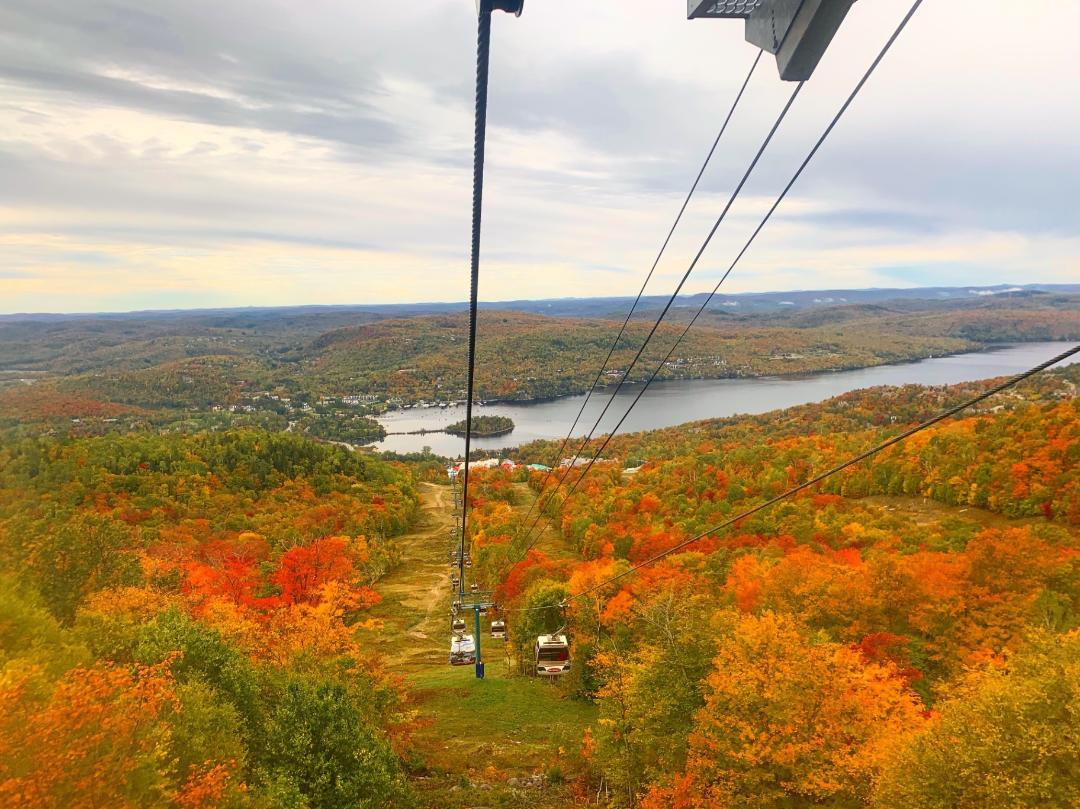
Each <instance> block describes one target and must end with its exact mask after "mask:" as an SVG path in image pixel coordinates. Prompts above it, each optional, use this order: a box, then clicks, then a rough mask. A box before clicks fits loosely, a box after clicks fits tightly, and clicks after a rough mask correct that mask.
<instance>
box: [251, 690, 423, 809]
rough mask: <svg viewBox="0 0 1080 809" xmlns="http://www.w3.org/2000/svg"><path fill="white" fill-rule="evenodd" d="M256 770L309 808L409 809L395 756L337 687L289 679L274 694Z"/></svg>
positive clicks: (345, 692)
mask: <svg viewBox="0 0 1080 809" xmlns="http://www.w3.org/2000/svg"><path fill="white" fill-rule="evenodd" d="M259 765H260V767H261V768H262V770H263V771H264V772H265V777H266V779H267V780H268V782H269V783H271V784H276V785H277V786H275V787H274V788H275V789H281V788H282V786H281V785H282V784H288V785H291V786H292V788H293V789H294V790H295V792H296V793H299V794H300V795H301V796H303V798H304V801H305V803H304V805H305V806H307V807H310V809H338V807H343V806H349V807H356V809H382V808H383V807H386V808H387V809H389V808H390V807H394V809H396V808H397V807H407V806H410V805H412V796H411V793H410V790H409V788H408V786H407V784H406V782H405V779H404V774H403V772H402V770H401V767H400V764H399V762H398V760H397V758H396V757H395V756H394V753H393V751H392V750H391V748H390V745H389V743H388V742H387V741H386V740H385V739H384V738H382V737H381V736H380V735H379V734H378V732H377V731H376V730H375V728H374V727H373V726H372V724H371V722H370V721H369V720H368V719H367V717H366V716H365V707H364V706H363V705H361V704H359V703H358V702H357V701H356V700H355V698H354V696H353V695H352V694H351V693H350V691H349V690H348V689H346V688H345V687H344V686H342V685H336V684H330V683H312V682H310V681H308V680H301V679H293V680H290V681H288V682H287V683H286V684H285V686H284V688H283V689H282V690H281V691H280V692H279V693H278V694H277V695H276V698H275V700H274V704H273V708H272V709H271V711H270V714H269V716H268V719H267V724H266V731H265V736H264V744H263V752H262V753H261V755H260V757H259Z"/></svg>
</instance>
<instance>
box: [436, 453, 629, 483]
mask: <svg viewBox="0 0 1080 809" xmlns="http://www.w3.org/2000/svg"><path fill="white" fill-rule="evenodd" d="M588 463H589V458H563V459H562V461H560V462H559V469H566V468H567V467H568V466H573V467H574V468H575V469H578V468H580V467H583V466H586V465H587V464H588ZM611 463H614V461H610V460H607V459H605V458H598V459H597V460H596V464H595V465H596V466H603V465H606V464H611ZM496 468H498V469H505V470H506V471H507V472H516V471H517V470H519V469H527V470H529V471H530V472H550V471H551V467H550V466H544V464H542V463H530V464H521V463H518V462H517V461H512V460H510V459H509V458H485V459H484V460H482V461H470V462H469V469H496ZM640 469H641V467H640V466H635V467H633V468H630V469H623V470H622V472H623V474H624V475H633V474H635V473H636V472H637V471H638V470H640ZM464 471H465V462H464V461H458V462H457V463H453V464H450V465H449V466H447V467H446V475H447V477H449V478H450V480H452V481H455V480H457V478H458V475H460V474H461V473H462V472H464Z"/></svg>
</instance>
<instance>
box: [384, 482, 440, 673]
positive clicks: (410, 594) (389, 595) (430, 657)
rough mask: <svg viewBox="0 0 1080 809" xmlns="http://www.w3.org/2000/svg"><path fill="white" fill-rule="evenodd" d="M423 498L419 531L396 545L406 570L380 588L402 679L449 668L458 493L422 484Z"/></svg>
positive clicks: (388, 649) (389, 647) (387, 647)
mask: <svg viewBox="0 0 1080 809" xmlns="http://www.w3.org/2000/svg"><path fill="white" fill-rule="evenodd" d="M419 493H420V508H421V513H420V517H419V519H418V520H417V525H416V530H414V531H413V532H411V533H409V534H405V535H404V536H400V537H397V538H396V539H395V540H394V541H395V542H396V543H397V545H398V547H399V548H400V549H401V552H402V558H401V564H400V565H398V566H397V567H396V568H395V569H394V570H393V571H392V572H391V573H390V574H389V575H387V576H386V577H385V578H384V579H383V580H382V581H381V582H379V584H378V590H379V593H380V594H381V595H382V596H383V604H382V605H380V608H379V609H377V610H376V611H375V614H376V615H377V616H378V617H380V618H382V619H383V620H384V622H385V625H384V628H383V631H382V632H381V633H380V634H381V638H380V639H381V641H382V643H383V645H384V648H383V651H384V652H385V653H386V654H387V655H388V656H389V658H390V659H391V660H392V661H393V668H394V669H395V670H398V671H400V672H402V673H409V672H411V671H415V670H416V669H418V668H424V667H427V666H434V665H440V664H442V665H445V662H446V661H445V659H444V658H445V655H446V649H444V648H443V647H444V646H446V643H445V641H446V636H447V623H448V621H449V618H448V612H447V611H448V610H449V606H450V579H449V576H450V567H449V564H448V557H447V554H448V552H449V548H450V531H451V530H452V529H453V523H454V517H453V504H454V500H453V493H452V491H451V490H450V489H449V488H448V487H446V486H437V485H435V484H433V483H421V484H420V485H419Z"/></svg>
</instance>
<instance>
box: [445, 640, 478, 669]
mask: <svg viewBox="0 0 1080 809" xmlns="http://www.w3.org/2000/svg"><path fill="white" fill-rule="evenodd" d="M475 662H476V643H475V642H474V641H473V636H472V635H454V637H453V638H451V639H450V665H451V666H471V665H472V664H473V663H475Z"/></svg>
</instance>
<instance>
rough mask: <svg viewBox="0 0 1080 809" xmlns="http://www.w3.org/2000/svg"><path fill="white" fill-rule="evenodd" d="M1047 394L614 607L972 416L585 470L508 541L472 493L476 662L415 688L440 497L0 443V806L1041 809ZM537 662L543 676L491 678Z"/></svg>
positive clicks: (346, 453) (368, 475)
mask: <svg viewBox="0 0 1080 809" xmlns="http://www.w3.org/2000/svg"><path fill="white" fill-rule="evenodd" d="M1078 384H1080V366H1078V365H1072V366H1068V367H1066V368H1064V369H1062V370H1058V371H1052V372H1048V373H1046V374H1044V375H1040V376H1039V377H1036V378H1035V379H1032V380H1030V381H1028V382H1026V383H1024V384H1023V385H1021V386H1019V387H1017V388H1014V389H1013V390H1011V391H1009V392H1008V393H1007V394H1003V395H999V396H996V397H994V398H992V399H990V400H988V401H987V402H985V403H984V404H983V405H982V406H980V407H979V408H977V409H975V410H973V411H971V412H968V413H965V414H964V415H963V416H962V417H961V418H957V419H954V420H951V421H949V422H945V423H942V424H940V425H937V426H935V427H934V428H932V429H931V430H929V431H927V432H925V433H921V434H920V435H919V436H917V437H916V439H915V440H913V441H911V442H909V443H906V444H903V445H900V446H897V447H894V448H893V449H891V450H889V451H888V452H886V453H884V454H882V455H881V456H879V457H877V458H875V459H874V460H873V461H871V462H869V463H866V464H863V465H860V466H858V467H855V468H853V469H852V470H850V471H849V472H847V473H845V474H843V475H839V476H837V477H835V478H833V479H831V480H829V481H828V482H827V483H825V484H823V485H821V486H820V487H818V488H817V489H815V490H813V491H808V492H806V493H804V494H803V495H800V496H799V497H796V498H793V499H791V500H789V501H786V502H783V503H781V504H779V505H777V506H776V507H775V508H772V509H770V510H767V511H763V512H761V513H759V514H757V515H755V516H753V517H751V518H746V519H743V520H741V521H739V522H738V523H737V524H735V525H733V526H732V527H731V528H730V529H727V530H724V531H721V532H718V533H717V534H716V535H715V536H709V537H707V538H705V539H702V540H701V541H699V542H697V543H696V544H694V545H693V546H690V547H687V548H685V549H682V550H681V551H680V552H679V553H676V554H673V555H671V556H670V557H668V558H666V559H664V560H662V561H661V562H660V563H658V564H655V565H652V566H650V567H647V568H644V569H642V570H640V571H638V572H637V573H635V574H634V575H627V576H625V577H623V578H621V579H618V580H612V578H611V577H613V576H615V575H619V574H622V573H628V572H629V569H630V566H631V565H634V564H639V563H641V562H643V561H645V560H648V559H650V558H651V557H653V556H654V555H656V554H657V553H661V552H663V551H665V550H668V549H672V548H674V547H675V546H676V545H678V544H679V543H680V542H682V541H684V540H685V539H687V538H688V537H690V536H693V535H695V534H696V533H697V532H699V531H701V530H703V529H705V528H707V527H709V526H711V525H715V524H717V523H719V522H722V521H724V520H727V519H729V518H731V517H732V516H734V515H737V514H739V513H741V512H743V511H745V510H746V509H748V508H750V507H753V506H755V505H757V504H759V503H761V502H763V501H764V500H766V499H767V498H769V497H771V496H773V495H775V494H777V493H778V492H780V491H783V490H784V489H785V488H787V487H789V486H791V485H792V484H793V483H796V482H800V481H803V480H806V479H808V478H809V477H810V476H811V475H813V474H814V473H816V472H819V471H821V470H822V469H824V468H827V467H828V466H830V465H832V464H835V463H836V462H837V461H839V460H842V459H844V458H847V457H849V456H851V455H852V454H854V453H857V452H860V451H862V450H864V449H866V448H867V447H869V446H871V445H872V444H874V443H876V442H879V441H881V440H882V439H883V438H885V437H888V436H891V435H895V434H896V433H897V432H899V431H900V430H902V429H904V428H905V427H906V426H908V425H910V424H913V423H915V422H917V421H919V420H921V419H924V418H926V417H927V416H929V415H932V414H935V413H937V412H940V410H942V409H944V408H946V407H948V406H950V405H952V404H955V403H957V402H959V401H961V400H963V399H964V398H967V397H969V396H970V395H971V394H972V393H974V392H976V391H979V390H983V389H985V388H986V386H987V382H985V381H984V382H973V383H969V384H965V385H959V386H949V387H938V388H924V387H919V386H906V387H902V388H884V389H872V390H866V391H856V392H853V393H850V394H846V395H844V396H841V397H837V398H835V399H832V400H829V401H827V402H825V403H822V404H818V405H806V406H802V407H798V408H792V409H789V410H784V411H777V412H774V413H771V414H766V415H763V416H755V417H739V418H730V419H721V420H714V421H705V422H697V423H694V424H690V425H684V426H683V427H679V428H671V429H667V430H659V431H653V432H648V433H640V434H635V435H627V436H620V437H618V438H617V439H616V440H615V441H614V442H612V444H611V445H610V446H609V448H608V449H607V450H606V451H605V462H604V463H602V464H599V465H597V466H596V467H595V468H594V469H593V470H592V471H591V472H590V473H589V474H588V476H587V477H586V478H585V479H584V481H583V483H582V485H581V487H580V488H579V489H578V490H577V491H575V492H574V493H573V494H572V495H569V496H564V495H562V494H560V495H558V496H553V497H550V498H548V497H546V496H545V498H544V500H542V501H539V505H536V504H535V503H534V496H535V494H537V493H543V494H545V495H546V494H547V492H549V491H551V488H552V486H553V484H554V480H553V479H551V478H548V477H546V476H545V475H544V473H542V472H530V471H529V470H528V469H527V468H525V467H520V466H519V467H517V468H516V469H514V470H513V471H508V470H505V469H492V470H479V469H478V470H475V476H474V478H473V481H474V482H473V485H474V487H475V488H473V489H471V490H470V497H471V506H472V508H471V511H470V518H469V524H470V535H469V537H468V540H469V543H470V545H471V560H472V562H473V564H472V566H471V567H470V568H468V570H469V581H470V582H472V581H475V582H477V583H479V584H482V585H484V586H485V587H490V588H492V589H493V590H494V591H495V598H496V601H497V602H498V603H499V605H500V608H501V609H502V611H503V612H502V614H503V615H504V616H506V617H508V619H509V632H510V636H509V639H508V642H507V643H506V645H505V647H503V648H499V647H498V646H496V645H495V641H494V639H489V638H488V637H487V635H486V634H485V638H484V643H485V644H486V646H485V648H486V649H487V653H488V655H489V658H488V659H489V663H488V666H489V668H488V676H487V678H486V679H484V680H478V679H476V678H474V677H473V676H472V672H471V670H468V669H461V668H451V667H450V666H448V665H447V658H446V642H447V638H448V634H449V626H448V625H447V624H448V617H447V616H448V611H449V608H450V598H451V596H450V592H449V591H448V588H447V586H446V584H447V567H446V549H447V547H448V545H449V540H448V537H447V529H448V528H449V527H450V526H451V525H453V524H454V523H455V515H454V513H453V509H452V503H453V501H454V497H453V495H452V494H451V492H450V490H449V486H450V484H449V481H448V480H447V478H446V475H445V474H444V471H443V469H442V466H441V465H439V464H436V465H434V466H432V465H431V464H430V463H425V462H417V463H415V464H412V465H406V464H402V463H389V462H385V461H382V460H379V459H377V458H373V457H370V456H366V455H362V454H358V453H355V452H353V451H351V450H348V449H346V448H344V447H340V446H332V445H329V444H327V443H323V442H316V441H313V440H311V439H310V438H307V437H305V436H302V435H298V434H291V433H283V432H268V431H265V430H261V429H256V428H253V427H244V428H236V427H235V426H234V428H233V429H227V430H224V429H223V430H217V431H213V430H211V431H202V432H200V431H194V432H192V433H191V434H188V433H185V432H182V431H174V430H172V428H170V430H169V431H166V432H164V433H159V432H158V430H157V428H156V427H155V426H154V425H153V424H151V423H150V422H147V423H146V424H145V429H142V430H133V431H132V433H131V434H105V435H100V436H84V435H76V434H72V433H64V432H62V431H60V430H44V431H42V430H34V429H30V428H29V427H27V426H26V425H20V426H18V427H15V428H10V429H8V430H6V431H4V432H3V433H0V439H2V440H0V805H3V806H8V805H10V806H27V807H30V808H31V809H48V808H49V807H56V806H82V805H85V806H109V807H111V806H167V807H176V808H177V809H184V808H185V807H187V808H189V809H190V808H191V807H206V809H210V807H215V808H217V807H221V809H271V808H273V809H277V807H299V808H301V809H303V808H306V809H337V807H340V806H365V807H371V809H403V808H405V809H408V807H417V808H418V809H419V807H423V808H424V809H428V807H430V809H435V807H438V809H444V808H447V807H448V808H449V809H467V808H468V807H477V806H492V807H495V806H498V807H504V809H524V808H525V807H536V806H543V805H547V804H548V803H551V804H553V805H569V804H572V803H573V802H575V801H578V802H581V803H584V802H585V801H586V799H588V800H590V801H593V802H594V803H596V802H597V801H599V802H600V804H599V805H601V806H604V807H605V809H634V808H635V807H636V808H637V809H667V808H668V807H672V806H682V807H686V809H711V808H712V807H716V806H732V807H736V806H741V807H747V808H749V807H765V808H766V809H788V808H789V807H793V806H809V805H815V806H833V807H843V808H844V809H849V808H850V809H926V807H931V808H932V809H944V808H945V807H950V806H971V807H982V806H987V807H991V806H1017V807H1020V806H1023V807H1028V806H1031V807H1034V806H1039V807H1049V808H1050V809H1071V807H1073V806H1074V805H1075V804H1076V801H1077V800H1080V783H1078V782H1077V781H1076V779H1075V778H1074V777H1073V775H1072V774H1073V772H1075V762H1076V747H1075V738H1074V736H1075V734H1074V733H1073V727H1074V725H1075V723H1074V722H1073V718H1074V717H1075V715H1076V711H1077V709H1078V706H1077V703H1076V700H1077V695H1076V689H1075V677H1074V676H1073V673H1074V672H1075V671H1076V670H1077V667H1078V666H1080V629H1078V627H1080V575H1078V572H1080V571H1078V564H1080V477H1078V474H1077V470H1078V468H1080V464H1078V463H1077V460H1078V459H1080V398H1078V397H1077V396H1076V392H1077V385H1078ZM593 446H595V444H594V445H593ZM556 449H557V445H556V444H555V443H553V442H544V443H538V444H534V445H531V446H529V447H526V448H523V450H522V458H521V459H522V460H528V459H529V458H535V459H536V460H538V461H541V462H543V463H546V462H549V461H550V460H551V453H553V452H554V451H555V450H556ZM422 478H426V479H427V480H429V481H434V480H437V481H438V484H437V485H435V484H432V483H428V482H425V483H424V484H422V485H418V484H417V481H418V479H422ZM421 490H422V491H423V492H424V497H426V498H428V499H427V500H426V501H424V502H423V506H424V508H423V509H421V508H419V506H420V505H421V498H420V496H419V495H418V491H421ZM433 492H434V493H435V494H434V495H432V493H433ZM538 512H539V513H542V514H543V515H544V519H542V520H538V521H537V522H538V524H539V528H540V529H541V530H540V533H539V534H537V535H536V536H535V537H532V536H531V534H530V530H529V528H530V525H529V524H527V523H526V519H527V518H528V517H529V516H531V515H534V514H536V513H538ZM549 523H550V526H551V527H550V528H548V527H547V526H548V524H549ZM533 539H535V542H534V541H533ZM593 588H595V590H594V589H593ZM586 592H588V596H587V597H580V598H579V597H577V596H579V595H582V594H584V593H586ZM565 604H569V606H566V607H565V608H563V607H560V606H559V605H565ZM490 617H491V616H488V618H490ZM482 620H487V618H485V619H482ZM554 630H560V631H563V632H565V633H566V634H567V635H568V636H569V638H570V654H571V657H572V661H573V665H572V668H571V670H570V671H569V672H568V673H567V674H566V675H564V676H563V677H562V679H561V680H560V681H558V682H555V683H541V682H539V681H537V680H536V679H534V678H529V677H525V676H522V675H521V674H519V672H520V671H521V670H522V669H528V668H530V666H531V664H532V663H533V662H534V661H533V659H532V657H531V655H532V653H533V644H534V643H535V641H536V636H537V635H538V634H541V633H549V632H552V631H554ZM486 631H487V627H486V626H485V633H486ZM504 658H505V661H506V663H505V665H503V659H504ZM957 772H962V773H963V774H964V777H963V778H962V779H957V777H956V773H957ZM102 774H104V775H102ZM598 796H599V797H598Z"/></svg>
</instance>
